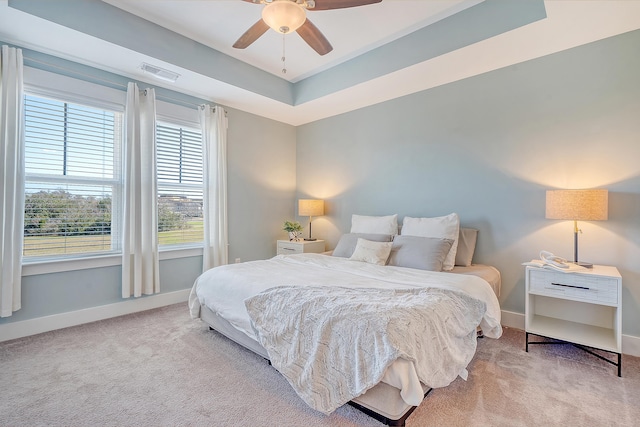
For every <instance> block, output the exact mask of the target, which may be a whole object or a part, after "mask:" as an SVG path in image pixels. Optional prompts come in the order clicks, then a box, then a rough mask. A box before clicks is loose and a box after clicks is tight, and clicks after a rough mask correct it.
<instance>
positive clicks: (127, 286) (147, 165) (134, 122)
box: [122, 83, 160, 298]
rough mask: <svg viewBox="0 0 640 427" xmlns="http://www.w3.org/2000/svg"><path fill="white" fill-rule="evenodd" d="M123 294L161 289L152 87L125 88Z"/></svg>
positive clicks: (154, 113) (139, 294) (137, 295)
mask: <svg viewBox="0 0 640 427" xmlns="http://www.w3.org/2000/svg"><path fill="white" fill-rule="evenodd" d="M125 120H126V121H125V129H126V137H125V150H124V153H125V158H124V204H123V226H122V230H123V239H122V245H123V247H122V297H123V298H129V297H130V296H134V297H139V296H141V295H142V294H144V295H150V294H154V293H157V292H159V291H160V283H159V266H158V206H157V198H158V197H157V193H158V191H157V183H156V99H155V91H154V90H153V89H146V90H144V91H140V90H139V89H138V86H137V85H136V84H135V83H129V86H128V88H127V105H126V119H125Z"/></svg>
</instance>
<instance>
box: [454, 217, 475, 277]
mask: <svg viewBox="0 0 640 427" xmlns="http://www.w3.org/2000/svg"><path fill="white" fill-rule="evenodd" d="M477 240H478V230H476V229H473V228H462V227H460V237H458V252H456V265H460V266H462V267H469V266H470V265H471V261H472V260H473V253H474V252H475V250H476V241H477Z"/></svg>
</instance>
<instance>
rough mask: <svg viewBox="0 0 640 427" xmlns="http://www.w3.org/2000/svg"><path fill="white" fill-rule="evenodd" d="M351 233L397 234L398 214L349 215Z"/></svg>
mask: <svg viewBox="0 0 640 427" xmlns="http://www.w3.org/2000/svg"><path fill="white" fill-rule="evenodd" d="M351 232H352V233H374V234H391V235H392V236H395V235H396V234H398V214H394V215H388V216H366V215H351Z"/></svg>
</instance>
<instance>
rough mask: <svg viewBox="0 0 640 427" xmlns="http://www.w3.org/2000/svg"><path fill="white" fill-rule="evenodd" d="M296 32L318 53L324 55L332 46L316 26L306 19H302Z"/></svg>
mask: <svg viewBox="0 0 640 427" xmlns="http://www.w3.org/2000/svg"><path fill="white" fill-rule="evenodd" d="M296 32H297V33H298V34H300V37H302V39H303V40H304V41H305V42H307V44H308V45H309V46H311V48H312V49H313V50H315V51H316V52H318V54H320V55H326V54H327V53H329V52H331V51H332V50H333V46H331V43H329V40H327V38H326V37H325V36H324V34H322V33H321V32H320V30H319V29H318V27H316V26H315V25H313V24H312V23H311V21H309V20H308V19H307V20H306V21H304V24H302V26H301V27H300V28H298V29H297V30H296Z"/></svg>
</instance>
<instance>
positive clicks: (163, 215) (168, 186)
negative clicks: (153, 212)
mask: <svg viewBox="0 0 640 427" xmlns="http://www.w3.org/2000/svg"><path fill="white" fill-rule="evenodd" d="M156 143H157V162H158V165H157V169H158V243H159V244H160V245H161V246H165V245H185V244H196V243H202V242H203V241H204V223H203V215H202V195H203V179H202V136H201V132H200V130H198V129H189V128H184V127H180V126H176V125H173V124H168V123H158V124H157V126H156Z"/></svg>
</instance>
